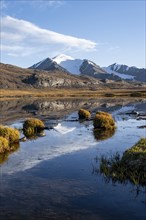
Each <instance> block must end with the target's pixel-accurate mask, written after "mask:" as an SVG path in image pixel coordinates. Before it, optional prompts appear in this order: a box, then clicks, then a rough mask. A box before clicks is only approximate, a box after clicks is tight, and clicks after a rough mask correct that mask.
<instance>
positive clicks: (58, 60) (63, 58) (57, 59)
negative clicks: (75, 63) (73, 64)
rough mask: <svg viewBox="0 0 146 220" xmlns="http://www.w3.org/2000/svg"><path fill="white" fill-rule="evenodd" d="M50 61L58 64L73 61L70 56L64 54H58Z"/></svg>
mask: <svg viewBox="0 0 146 220" xmlns="http://www.w3.org/2000/svg"><path fill="white" fill-rule="evenodd" d="M52 60H53V61H55V62H56V63H58V64H60V63H61V62H63V61H66V60H74V58H73V57H71V56H68V55H65V54H59V55H57V56H55V57H53V58H52Z"/></svg>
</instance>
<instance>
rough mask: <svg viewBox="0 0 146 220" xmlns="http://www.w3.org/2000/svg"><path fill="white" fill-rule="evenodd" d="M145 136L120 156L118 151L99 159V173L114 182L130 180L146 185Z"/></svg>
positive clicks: (136, 183)
mask: <svg viewBox="0 0 146 220" xmlns="http://www.w3.org/2000/svg"><path fill="white" fill-rule="evenodd" d="M145 171H146V138H142V139H141V140H140V141H139V142H138V143H136V144H135V145H134V146H133V147H132V148H130V149H129V150H127V151H125V152H124V154H123V156H122V157H120V155H119V154H118V153H116V154H115V155H114V156H112V157H110V158H107V157H102V158H101V160H100V173H102V174H104V176H105V177H106V178H108V179H112V181H114V182H116V181H119V182H122V183H124V182H127V181H130V182H132V183H133V184H134V185H143V186H146V172H145Z"/></svg>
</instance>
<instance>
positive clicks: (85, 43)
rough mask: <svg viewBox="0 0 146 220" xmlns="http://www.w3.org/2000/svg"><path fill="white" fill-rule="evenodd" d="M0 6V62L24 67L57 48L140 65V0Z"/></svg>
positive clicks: (24, 1)
mask: <svg viewBox="0 0 146 220" xmlns="http://www.w3.org/2000/svg"><path fill="white" fill-rule="evenodd" d="M1 12H2V13H1V39H2V40H1V62H4V63H10V64H13V65H17V66H21V67H28V66H31V65H32V64H34V63H36V62H38V61H40V60H42V59H44V58H46V57H50V58H52V57H54V56H56V55H58V54H60V53H63V54H67V55H70V56H72V57H74V58H81V59H82V58H86V59H90V60H92V61H94V62H96V63H97V64H98V65H100V66H108V65H110V64H112V63H115V62H116V63H120V64H127V65H129V66H137V67H145V1H143V0H137V1H132V0H129V1H126V0H123V1H118V0H117V1H116V0H115V1H110V0H109V1H108V0H107V1H98V0H96V1H92V0H90V1H89V0H88V1H83V0H81V1H79V0H74V1H70V0H68V1H65V0H62V1H61V0H59V1H57V0H56V1H48V0H43V1H41V0H34V1H29V0H18V1H15V0H2V1H1Z"/></svg>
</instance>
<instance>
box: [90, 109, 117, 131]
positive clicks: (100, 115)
mask: <svg viewBox="0 0 146 220" xmlns="http://www.w3.org/2000/svg"><path fill="white" fill-rule="evenodd" d="M93 125H94V129H102V130H114V129H115V121H114V119H113V118H112V115H110V114H109V113H107V112H97V113H96V115H95V118H94V120H93Z"/></svg>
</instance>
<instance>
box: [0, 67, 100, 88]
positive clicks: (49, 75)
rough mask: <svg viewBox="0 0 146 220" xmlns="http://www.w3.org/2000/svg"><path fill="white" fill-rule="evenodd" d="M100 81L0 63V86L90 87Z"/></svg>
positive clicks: (60, 71)
mask: <svg viewBox="0 0 146 220" xmlns="http://www.w3.org/2000/svg"><path fill="white" fill-rule="evenodd" d="M100 85H102V82H100V81H99V80H95V79H93V78H89V77H87V76H74V75H71V74H69V73H67V72H66V71H62V70H50V71H43V70H39V69H37V70H36V69H24V68H20V67H17V66H13V65H9V64H3V63H0V88H1V89H8V88H11V89H16V88H20V89H22V88H26V89H27V88H92V87H97V86H98V87H100Z"/></svg>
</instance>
